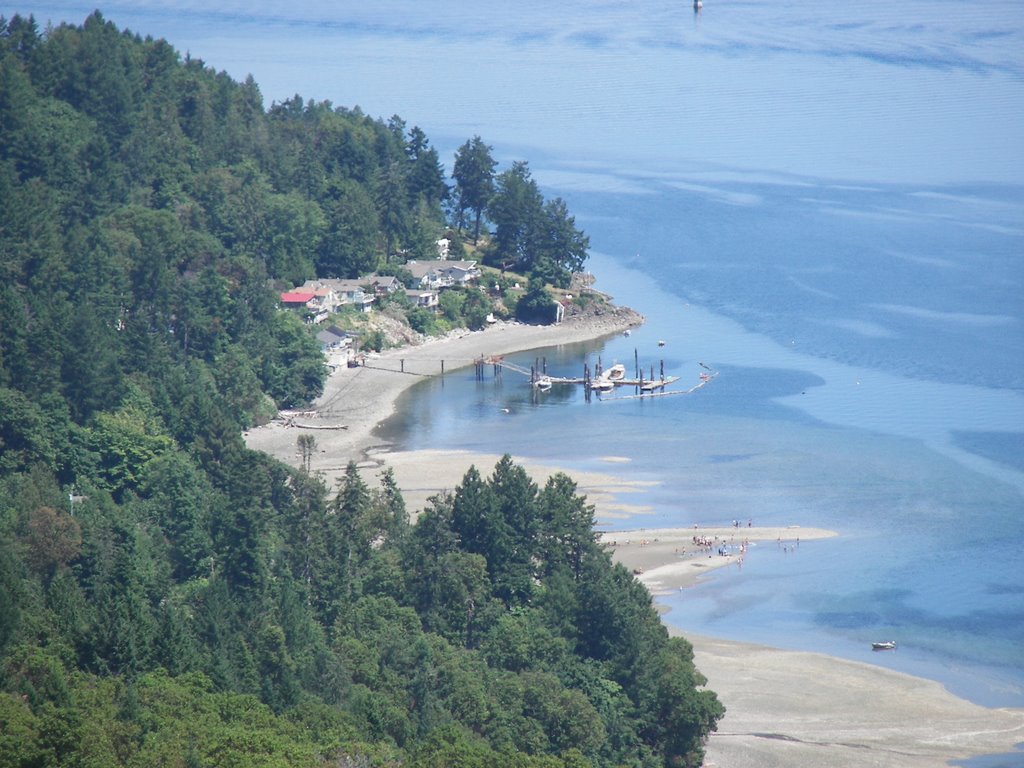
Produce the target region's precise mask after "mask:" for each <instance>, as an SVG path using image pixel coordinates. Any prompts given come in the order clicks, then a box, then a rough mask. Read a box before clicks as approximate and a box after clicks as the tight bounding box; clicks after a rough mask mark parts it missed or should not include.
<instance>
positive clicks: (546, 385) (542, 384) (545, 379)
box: [533, 376, 551, 392]
mask: <svg viewBox="0 0 1024 768" xmlns="http://www.w3.org/2000/svg"><path fill="white" fill-rule="evenodd" d="M533 386H534V387H536V388H537V391H538V392H547V391H548V390H549V389H551V377H550V376H541V377H540V378H539V379H537V380H536V381H535V382H533Z"/></svg>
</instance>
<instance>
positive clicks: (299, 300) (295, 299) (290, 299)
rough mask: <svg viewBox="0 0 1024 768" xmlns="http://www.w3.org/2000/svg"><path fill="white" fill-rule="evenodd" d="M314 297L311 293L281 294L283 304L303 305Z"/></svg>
mask: <svg viewBox="0 0 1024 768" xmlns="http://www.w3.org/2000/svg"><path fill="white" fill-rule="evenodd" d="M315 296H316V294H315V293H313V292H312V291H284V292H283V293H282V294H281V302H282V303H283V304H305V303H306V302H307V301H310V300H311V299H313V298H314V297H315Z"/></svg>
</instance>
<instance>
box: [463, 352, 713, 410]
mask: <svg viewBox="0 0 1024 768" xmlns="http://www.w3.org/2000/svg"><path fill="white" fill-rule="evenodd" d="M487 365H491V366H493V367H494V373H495V375H499V374H500V373H501V372H502V371H503V370H505V369H508V370H510V371H512V372H514V373H518V374H521V375H523V376H526V377H527V378H528V380H529V383H530V385H531V386H533V387H534V388H535V389H536V390H537V391H538V392H547V391H549V390H550V389H551V388H552V387H554V386H560V385H562V386H564V385H571V386H583V388H584V392H585V393H586V398H587V400H588V401H589V400H590V398H591V395H592V394H594V393H596V394H597V395H598V398H599V399H600V400H627V399H628V400H635V399H638V398H642V397H658V396H664V395H684V394H690V393H692V392H696V391H697V390H698V389H700V388H701V387H703V386H705V385H706V384H708V383H709V382H710V381H711V380H712V379H713V378H715V377H716V376H717V375H718V373H717V371H713V370H711V368H709V367H708V366H706V365H704V363H700V366H701V367H702V368H704V369H705V370H704V372H702V373H701V374H700V381H699V383H697V384H695V385H694V386H692V387H690V388H689V389H686V390H673V391H667V390H666V387H669V386H670V385H672V384H675V383H676V382H677V381H679V378H680V377H679V376H666V375H665V364H664V362H661V364H660V366H659V368H660V373H659V375H657V376H656V375H655V374H654V367H653V366H651V375H650V376H647V377H645V376H644V375H643V369H642V368H640V367H639V365H637V374H636V375H635V376H633V377H629V378H627V377H625V376H622V375H619V376H618V377H616V378H611V377H610V376H609V375H608V372H607V371H602V368H601V362H600V358H599V359H598V363H597V366H596V367H595V368H594V374H593V375H591V371H590V366H589V365H587V364H584V366H583V375H582V376H553V375H551V374H550V373H548V372H547V361H546V360H545V359H544V358H538V359H537V360H536V361H535V363H534V365H533V366H531V367H530V368H527V367H526V366H523V365H518V364H517V363H512V362H509V361H508V360H505V358H504V357H503V356H499V357H481V358H479V359H478V360H477V361H476V370H477V377H478V378H483V372H484V370H485V366H487ZM615 367H616V368H619V369H620V371H621V368H622V366H615ZM609 370H611V369H609ZM622 387H632V388H633V389H634V390H635V393H634V394H630V395H616V394H612V393H614V392H615V391H616V390H618V389H619V388H622Z"/></svg>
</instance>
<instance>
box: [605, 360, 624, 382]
mask: <svg viewBox="0 0 1024 768" xmlns="http://www.w3.org/2000/svg"><path fill="white" fill-rule="evenodd" d="M601 378H603V379H608V381H622V379H624V378H626V366H624V365H623V364H622V363H616V364H615V365H613V366H612V367H611V368H609V369H608V370H607V371H605V372H604V373H602V374H601Z"/></svg>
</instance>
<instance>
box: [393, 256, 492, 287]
mask: <svg viewBox="0 0 1024 768" xmlns="http://www.w3.org/2000/svg"><path fill="white" fill-rule="evenodd" d="M405 268H406V269H407V270H409V272H410V274H412V276H413V277H414V278H415V279H416V280H417V281H418V282H419V284H420V287H422V288H450V287H452V286H459V285H466V284H467V283H469V282H471V281H473V280H475V279H476V278H478V277H479V276H480V270H479V269H477V266H476V262H475V261H456V260H452V259H438V260H436V261H415V260H414V261H407V262H406V263H405Z"/></svg>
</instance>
